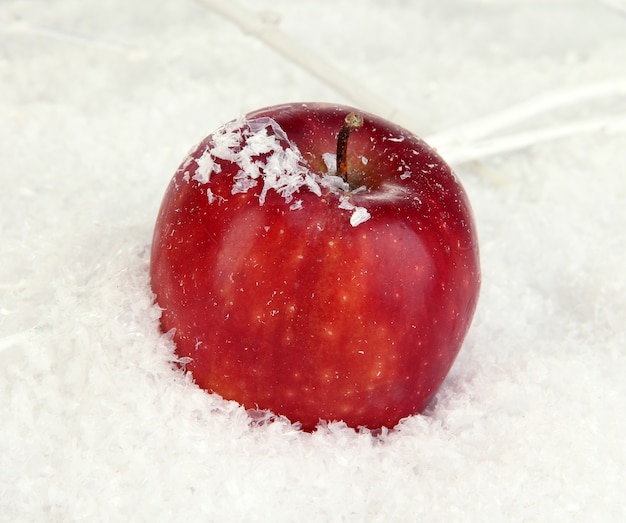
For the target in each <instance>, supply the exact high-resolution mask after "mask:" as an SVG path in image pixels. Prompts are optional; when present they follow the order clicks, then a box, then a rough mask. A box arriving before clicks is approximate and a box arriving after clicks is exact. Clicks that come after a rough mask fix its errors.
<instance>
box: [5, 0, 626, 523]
mask: <svg viewBox="0 0 626 523" xmlns="http://www.w3.org/2000/svg"><path fill="white" fill-rule="evenodd" d="M228 5H231V6H232V5H234V4H232V3H230V2H228ZM240 7H241V8H240V9H238V10H237V11H236V13H238V16H240V17H241V18H242V20H247V21H248V22H249V23H251V26H250V27H248V32H247V33H246V32H244V31H242V29H241V28H240V27H238V26H237V25H236V24H234V23H233V22H232V21H229V20H228V19H226V18H224V17H223V16H221V15H219V14H217V13H216V12H215V11H213V10H211V9H210V7H209V6H208V4H203V3H201V2H199V1H195V2H194V1H192V0H182V1H178V2H167V1H166V0H154V1H140V0H135V1H127V0H110V1H99V2H86V1H82V0H80V1H79V0H57V1H55V2H44V1H36V0H2V1H1V2H0V206H1V207H0V235H1V236H0V521H2V522H4V521H7V522H8V521H11V522H14V521H63V522H67V521H151V522H152V521H168V522H169V521H174V522H175V521H185V522H187V521H217V522H223V521H377V522H378V521H380V522H388V521H401V522H404V521H431V522H432V521H435V522H438V521H441V522H450V521H481V522H482V521H507V522H509V521H581V522H590V521H602V522H606V521H624V520H626V501H625V499H626V497H624V485H625V484H626V450H625V445H624V432H625V430H626V418H625V416H624V412H625V407H626V380H625V379H624V377H625V376H626V354H625V351H626V339H625V329H624V320H625V319H626V277H625V275H624V274H625V269H624V267H625V262H626V249H625V245H626V234H625V232H624V228H625V227H626V211H625V209H626V4H624V2H621V3H620V2H619V0H611V1H605V2H602V1H595V2H594V1H591V0H590V1H584V0H578V1H557V0H554V1H549V0H544V1H539V0H537V1H527V0H524V1H522V0H519V1H515V0H502V1H499V2H496V1H487V0H483V1H479V0H464V1H461V0H443V1H439V2H432V1H428V0H416V1H413V2H410V1H407V0H392V1H387V2H377V1H374V0H370V1H357V0H338V1H330V0H303V1H299V2H289V1H287V0H272V1H270V0H260V1H257V2H253V1H252V0H249V1H246V2H245V3H243V4H241V6H240ZM277 36H278V37H279V38H278V40H279V44H280V42H282V44H280V45H282V46H283V53H286V52H289V51H290V50H291V51H294V50H295V51H296V52H295V54H296V55H297V56H296V57H295V58H294V57H292V58H293V60H295V62H294V61H293V60H290V59H288V58H286V57H285V56H284V54H281V53H280V52H277V51H276V50H273V49H272V48H271V47H270V46H269V45H268V44H267V43H264V42H263V41H262V40H263V39H264V38H265V39H266V40H269V41H270V43H271V41H272V38H273V39H274V41H276V37H277ZM292 54H293V53H292ZM298 57H299V58H300V61H301V62H303V63H304V64H305V65H306V66H308V67H309V68H310V67H311V66H312V65H315V64H320V63H321V64H323V65H324V66H325V67H322V68H321V71H320V70H318V71H317V76H315V75H313V74H311V72H309V71H307V70H305V69H303V67H302V66H301V65H298V63H296V62H298ZM318 100H320V101H321V100H324V101H335V102H340V103H347V104H351V105H359V106H361V107H362V108H364V109H369V110H372V111H373V112H381V111H382V112H385V113H386V112H389V114H381V115H382V116H392V117H393V118H394V119H397V120H398V121H402V122H403V123H405V124H408V125H410V126H411V129H412V130H413V131H414V132H416V133H417V134H419V135H421V136H423V137H425V138H426V139H428V140H430V141H431V143H432V144H433V145H436V146H438V147H440V151H441V152H442V154H443V155H444V156H446V157H447V158H448V159H449V160H450V161H451V163H452V165H453V167H454V168H455V170H456V172H457V173H458V175H459V177H460V178H461V180H462V182H463V184H464V185H465V187H466V189H467V191H468V194H469V196H470V199H471V201H472V204H473V207H474V212H475V215H476V220H477V227H478V231H479V235H480V245H481V255H482V267H483V286H482V294H481V299H480V303H479V307H478V311H477V314H476V318H475V321H474V324H473V326H472V329H471V331H470V334H469V336H468V338H467V340H466V343H465V345H464V347H463V349H462V351H461V354H460V356H459V358H458V359H457V362H456V364H455V366H454V368H453V370H452V372H451V374H450V375H449V377H448V379H447V380H446V382H445V383H444V385H443V386H442V388H441V390H440V392H439V393H438V395H437V396H436V399H435V401H434V402H433V404H432V405H431V406H430V407H429V408H428V410H427V411H426V412H425V413H424V414H423V415H421V416H414V417H412V418H409V419H407V420H406V421H404V422H403V423H402V424H401V425H400V426H399V427H398V428H397V430H396V431H394V432H392V433H389V434H387V435H386V436H384V437H382V438H379V439H375V438H372V437H371V436H370V435H368V434H357V433H355V432H354V431H352V430H350V429H347V428H345V427H343V426H342V425H340V424H334V425H331V426H329V427H327V428H324V429H321V430H319V431H318V432H316V433H314V434H312V435H308V434H303V433H300V432H298V431H296V430H294V429H293V428H292V427H291V426H290V425H289V424H287V423H286V422H278V423H274V424H272V425H269V426H265V427H251V426H249V423H248V418H247V415H246V413H245V411H243V410H242V409H240V408H239V407H238V406H237V405H236V404H234V403H227V402H224V401H222V400H220V399H219V398H216V397H212V396H209V395H208V394H206V393H204V392H203V391H201V390H199V389H197V388H196V387H195V386H194V384H193V383H191V382H190V381H189V380H188V379H186V378H185V377H184V376H183V375H182V374H181V373H180V372H179V371H177V370H175V369H174V368H173V365H172V364H171V360H172V358H173V353H172V350H173V349H172V346H171V344H170V343H169V342H168V340H167V339H165V338H164V337H161V336H160V334H159V331H158V314H159V312H158V310H157V309H156V308H155V307H154V306H153V303H152V296H151V293H150V289H149V281H148V273H147V269H148V263H149V246H150V242H151V235H152V227H153V224H154V220H155V217H156V212H157V209H158V206H159V204H160V200H161V198H162V195H163V193H164V191H165V187H166V185H167V183H168V181H169V179H170V177H171V176H172V174H173V173H174V171H175V169H176V167H177V166H178V164H179V163H180V162H181V161H182V159H183V158H184V156H185V154H186V152H187V151H188V149H189V148H190V147H191V146H192V145H194V144H195V143H196V142H197V141H199V140H200V139H201V138H202V137H204V136H205V135H206V134H208V133H209V132H211V131H212V130H214V129H215V128H216V127H218V126H219V125H221V124H222V123H224V122H226V121H228V120H230V119H232V118H234V117H236V116H238V115H240V114H242V113H245V112H247V111H249V110H252V109H255V108H258V107H261V106H266V105H271V104H274V103H280V102H286V101H318ZM568 100H570V101H571V103H567V102H568ZM520 104H521V105H520ZM511 107H514V108H516V109H514V110H513V111H509V112H506V113H504V115H503V116H502V118H500V119H493V118H491V117H492V116H493V115H494V114H495V115H497V114H499V112H500V111H503V110H508V109H509V108H511ZM483 117H489V119H488V120H487V123H489V124H493V125H491V126H490V127H487V128H486V130H484V131H483V132H482V135H481V132H480V131H481V130H483V129H484V128H483V127H480V126H479V125H478V123H476V121H477V119H479V118H483ZM468 122H469V126H467V127H464V128H463V127H459V126H461V125H462V124H466V123H468ZM463 130H465V131H466V132H461V131H463ZM557 135H558V136H559V137H558V138H554V137H555V136H557ZM511 136H512V137H513V138H509V137H511ZM547 138H551V139H547Z"/></svg>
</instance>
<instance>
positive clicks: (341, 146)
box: [337, 113, 363, 183]
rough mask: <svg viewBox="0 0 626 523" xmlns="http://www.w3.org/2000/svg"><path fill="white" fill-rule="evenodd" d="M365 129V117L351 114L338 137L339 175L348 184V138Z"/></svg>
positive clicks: (344, 122)
mask: <svg viewBox="0 0 626 523" xmlns="http://www.w3.org/2000/svg"><path fill="white" fill-rule="evenodd" d="M360 127H363V116H362V115H360V114H356V113H350V114H349V115H348V116H346V119H345V120H344V121H343V125H342V126H341V129H340V130H339V134H338V135H337V175H338V176H341V177H342V178H343V181H344V182H346V183H349V182H348V160H347V156H346V151H347V149H348V137H349V136H350V133H351V132H352V131H354V130H355V129H359V128H360Z"/></svg>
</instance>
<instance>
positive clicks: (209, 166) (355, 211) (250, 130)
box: [182, 117, 371, 227]
mask: <svg viewBox="0 0 626 523" xmlns="http://www.w3.org/2000/svg"><path fill="white" fill-rule="evenodd" d="M194 159H195V163H196V166H197V167H196V169H195V171H193V168H191V169H190V166H191V164H192V162H193V161H194ZM220 162H230V163H232V164H235V165H236V166H238V167H239V171H238V172H237V174H235V175H234V176H233V185H232V190H231V193H232V194H238V193H245V192H248V191H249V190H250V189H252V188H253V187H256V186H257V185H259V183H262V184H263V186H262V188H261V193H260V194H259V204H260V205H263V204H264V203H265V199H266V196H267V193H268V192H269V191H271V190H274V191H275V192H276V193H277V194H279V195H280V196H282V197H283V198H284V199H285V202H286V203H291V202H292V201H293V203H292V204H291V205H290V206H289V209H290V210H292V211H295V210H299V209H301V208H302V205H303V203H302V200H300V199H296V200H295V201H294V195H295V194H296V193H297V192H298V191H300V190H301V189H307V190H309V191H310V192H312V193H313V194H315V195H317V196H321V195H322V190H323V189H327V190H329V191H330V192H332V193H334V194H336V195H337V196H338V197H339V208H340V209H345V210H348V211H352V214H351V216H350V224H351V225H352V226H353V227H356V226H357V225H360V224H361V223H363V222H365V221H367V220H368V219H369V218H370V217H371V215H370V214H369V212H368V211H367V210H366V209H365V208H364V207H358V206H356V205H354V204H353V203H351V201H350V188H349V186H348V184H347V183H346V182H345V181H344V180H343V179H342V178H341V177H340V176H337V175H336V170H337V169H336V162H335V155H334V154H332V153H326V154H325V155H324V162H325V164H326V167H327V169H328V172H327V173H326V174H325V175H323V176H321V175H319V174H317V173H315V172H313V171H312V169H311V168H310V167H309V166H308V165H307V163H306V161H305V159H304V157H303V156H302V154H301V153H300V151H299V149H298V147H297V146H296V145H295V144H294V143H293V142H292V141H291V140H289V138H288V136H287V134H286V133H285V131H284V130H283V129H282V128H281V127H280V125H278V123H277V122H276V121H275V120H273V119H272V118H269V117H262V118H252V119H245V118H239V119H237V120H233V121H231V122H229V123H227V124H225V125H224V126H223V127H222V128H220V129H219V130H218V131H216V132H215V133H213V134H212V135H211V139H210V141H209V143H208V144H207V147H206V149H205V150H204V151H203V152H202V154H201V155H200V156H199V157H196V158H194V157H193V156H192V155H189V156H188V158H187V160H186V161H185V162H184V164H183V166H182V167H183V169H184V170H185V175H184V179H185V180H186V181H187V182H189V181H190V179H193V180H195V181H197V182H199V183H201V184H209V183H210V181H211V176H212V175H213V174H218V173H220V172H222V165H221V164H220ZM190 170H191V171H192V172H193V174H192V175H191V176H190ZM357 191H358V189H357ZM207 197H208V199H209V203H213V202H214V201H215V200H216V196H215V194H213V192H212V191H211V189H210V188H208V189H207Z"/></svg>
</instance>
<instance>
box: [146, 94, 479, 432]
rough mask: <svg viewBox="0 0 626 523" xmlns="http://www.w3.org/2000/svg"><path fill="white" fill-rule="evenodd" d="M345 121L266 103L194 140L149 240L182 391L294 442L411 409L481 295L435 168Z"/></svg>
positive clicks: (428, 391)
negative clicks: (273, 424)
mask: <svg viewBox="0 0 626 523" xmlns="http://www.w3.org/2000/svg"><path fill="white" fill-rule="evenodd" d="M350 113H357V111H356V110H355V109H352V108H349V107H344V106H340V105H327V104H312V103H311V104H302V103H298V104H286V105H279V106H275V107H269V108H265V109H260V110H258V111H255V112H252V113H250V114H248V115H246V116H245V117H243V118H240V119H237V120H234V121H232V122H229V123H227V124H226V125H224V126H223V127H222V128H221V129H219V130H217V131H216V132H214V133H213V134H211V135H209V136H208V137H207V138H205V139H204V140H203V141H202V142H200V144H199V145H198V146H197V147H195V148H194V149H193V150H192V151H191V152H190V153H189V156H188V157H187V158H186V159H185V161H184V162H183V163H182V165H181V166H180V167H179V168H178V170H177V171H176V173H175V175H174V178H173V179H172V181H171V183H170V185H169V187H168V189H167V192H166V194H165V198H164V200H163V203H162V206H161V210H160V212H159V215H158V219H157V222H156V228H155V231H154V241H153V245H152V254H151V266H150V275H151V282H152V289H153V290H154V293H155V294H156V300H157V302H158V304H159V305H160V307H161V308H162V309H163V313H162V318H161V327H162V330H163V331H164V332H168V331H170V330H175V334H174V341H175V344H176V351H177V354H178V356H179V357H180V358H181V361H183V362H184V363H186V368H187V370H189V371H191V372H192V373H193V377H194V379H195V381H196V383H197V384H198V385H199V386H200V387H202V388H204V389H206V390H208V391H211V392H216V393H218V394H220V395H221V396H223V397H224V398H226V399H230V400H236V401H238V402H239V403H241V404H242V405H244V406H245V407H247V408H250V409H262V410H265V409H267V410H270V411H272V412H274V413H276V414H279V415H284V416H286V417H287V418H289V419H290V420H291V421H293V422H300V423H301V426H302V428H303V429H304V430H308V431H310V430H313V429H314V428H315V427H316V425H317V424H318V422H319V421H320V420H328V421H332V420H343V421H344V422H345V423H347V424H348V425H349V426H351V427H358V426H364V427H368V428H370V429H376V428H380V427H383V426H386V427H389V428H392V427H393V426H395V425H396V424H397V423H398V421H399V420H400V419H402V418H404V417H406V416H409V415H412V414H415V413H419V412H420V411H422V410H423V409H424V407H425V406H426V405H427V404H428V402H429V400H430V399H431V398H432V397H433V395H434V394H435V392H436V391H437V389H438V388H439V386H440V385H441V383H442V382H443V380H444V378H445V376H446V374H447V373H448V371H449V370H450V367H451V366H452V363H453V362H454V359H455V357H456V355H457V353H458V351H459V349H460V347H461V344H462V342H463V339H464V337H465V335H466V333H467V330H468V328H469V326H470V323H471V320H472V316H473V314H474V309H475V307H476V301H477V298H478V291H479V287H480V269H479V259H478V244H477V237H476V232H475V227H474V221H473V217H472V213H471V210H470V206H469V203H468V199H467V196H466V194H465V192H464V190H463V188H462V187H461V185H460V183H459V181H458V179H457V178H456V177H455V175H454V174H453V173H452V171H451V170H450V167H448V165H446V163H445V162H444V161H443V160H442V159H441V158H440V157H439V156H438V155H437V153H436V152H435V151H434V150H433V149H431V148H430V147H429V146H428V145H427V144H426V143H424V142H423V141H422V140H420V139H419V138H417V137H416V136H414V135H413V134H412V133H410V132H409V131H407V130H405V129H403V128H401V127H398V126H397V125H395V124H393V123H391V122H388V121H386V120H383V119H381V118H379V117H377V116H374V115H372V114H368V113H365V112H360V113H358V114H357V115H355V114H351V115H350V117H349V118H348V119H346V116H347V115H349V114H350ZM359 115H360V116H362V121H361V120H359ZM340 131H341V132H340ZM338 134H339V135H340V137H339V139H338ZM348 135H350V137H349V139H348ZM346 144H347V147H346ZM336 158H338V160H336ZM337 163H338V167H337V165H336V164H337ZM337 170H338V171H339V175H337ZM340 175H343V176H345V180H344V179H343V177H342V176H340Z"/></svg>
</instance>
